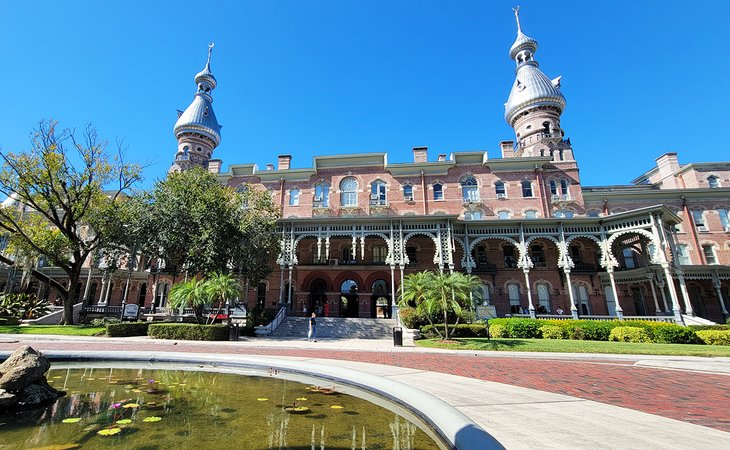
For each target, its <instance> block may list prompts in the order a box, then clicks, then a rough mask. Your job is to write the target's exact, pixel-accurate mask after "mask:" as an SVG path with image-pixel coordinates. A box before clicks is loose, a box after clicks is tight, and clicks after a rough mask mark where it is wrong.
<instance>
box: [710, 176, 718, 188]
mask: <svg viewBox="0 0 730 450" xmlns="http://www.w3.org/2000/svg"><path fill="white" fill-rule="evenodd" d="M707 184H708V185H709V186H710V188H712V189H715V188H719V187H720V179H719V178H717V177H716V176H715V175H710V176H709V177H707Z"/></svg>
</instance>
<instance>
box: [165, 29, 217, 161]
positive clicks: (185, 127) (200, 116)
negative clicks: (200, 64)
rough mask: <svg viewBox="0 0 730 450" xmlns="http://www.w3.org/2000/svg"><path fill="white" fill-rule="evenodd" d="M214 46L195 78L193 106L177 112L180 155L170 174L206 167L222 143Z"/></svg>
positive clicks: (211, 45) (176, 156) (176, 127)
mask: <svg viewBox="0 0 730 450" xmlns="http://www.w3.org/2000/svg"><path fill="white" fill-rule="evenodd" d="M213 46H214V44H213V43H211V44H210V45H208V58H207V60H206V62H205V67H204V68H203V70H201V71H200V72H198V73H197V74H196V75H195V84H196V85H197V87H198V90H197V92H196V93H195V97H193V101H192V103H190V106H188V107H187V108H186V109H185V111H183V112H179V111H178V119H177V122H175V128H174V133H175V137H176V138H177V140H178V151H177V153H176V155H175V162H174V163H173V165H172V167H171V168H170V171H177V170H184V169H186V168H188V167H190V166H191V165H201V166H204V167H206V166H207V165H208V160H209V159H210V157H211V155H212V153H213V150H215V148H216V147H217V146H218V144H220V141H221V134H220V133H221V126H220V125H219V124H218V119H216V117H215V113H214V112H213V97H212V92H213V90H214V89H215V88H216V86H217V81H216V79H215V76H214V75H213V72H211V70H210V59H211V55H212V53H213Z"/></svg>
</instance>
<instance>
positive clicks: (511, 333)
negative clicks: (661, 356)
mask: <svg viewBox="0 0 730 450" xmlns="http://www.w3.org/2000/svg"><path fill="white" fill-rule="evenodd" d="M494 326H499V327H504V331H503V330H499V334H500V335H499V336H498V335H497V334H495V333H494V332H492V327H494ZM545 326H554V327H558V328H560V329H561V330H563V336H564V337H565V338H568V339H577V340H590V341H607V340H608V339H609V336H610V335H611V330H613V329H614V328H616V327H635V328H641V329H643V330H644V331H646V333H647V335H648V336H649V339H651V340H652V341H654V342H658V343H666V344H701V343H702V341H701V340H700V339H699V338H698V337H697V334H696V333H695V332H694V330H692V329H691V328H687V327H682V326H679V325H676V324H673V323H667V322H653V321H643V320H624V321H620V320H607V321H598V320H554V319H553V320H551V319H526V318H504V319H491V320H490V321H489V329H490V335H491V336H494V337H513V338H539V337H543V333H542V331H541V330H542V328H543V327H545ZM497 329H499V328H497ZM550 332H551V333H553V335H554V334H555V333H556V332H555V331H552V330H551V331H550ZM505 333H506V336H504V335H503V334H505Z"/></svg>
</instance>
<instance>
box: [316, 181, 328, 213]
mask: <svg viewBox="0 0 730 450" xmlns="http://www.w3.org/2000/svg"><path fill="white" fill-rule="evenodd" d="M329 203H330V187H329V186H327V185H322V184H318V185H317V186H315V187H314V205H313V206H314V207H315V208H327V207H328V206H329Z"/></svg>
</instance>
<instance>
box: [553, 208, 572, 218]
mask: <svg viewBox="0 0 730 450" xmlns="http://www.w3.org/2000/svg"><path fill="white" fill-rule="evenodd" d="M553 215H554V216H555V217H557V218H560V219H572V218H573V216H574V215H575V213H574V212H573V211H571V210H569V209H559V210H557V211H555V212H554V213H553Z"/></svg>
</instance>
